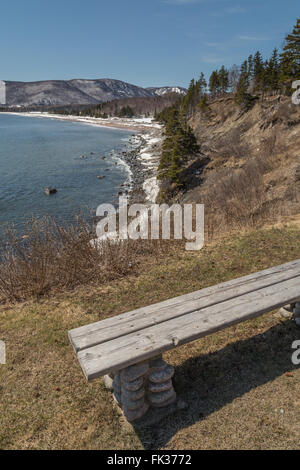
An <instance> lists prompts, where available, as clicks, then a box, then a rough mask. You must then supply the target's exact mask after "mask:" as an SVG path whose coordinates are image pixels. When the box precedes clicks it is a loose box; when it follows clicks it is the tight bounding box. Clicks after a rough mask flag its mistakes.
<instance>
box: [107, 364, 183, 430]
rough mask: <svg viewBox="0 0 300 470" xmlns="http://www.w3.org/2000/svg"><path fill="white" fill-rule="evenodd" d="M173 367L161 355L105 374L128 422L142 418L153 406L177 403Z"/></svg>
mask: <svg viewBox="0 0 300 470" xmlns="http://www.w3.org/2000/svg"><path fill="white" fill-rule="evenodd" d="M173 375H174V368H173V367H172V366H170V365H168V364H167V363H166V362H165V361H164V360H163V359H162V356H157V357H155V358H154V359H152V360H150V361H144V362H141V363H139V364H136V365H134V366H130V367H127V368H126V369H123V370H121V371H119V372H118V373H116V374H111V375H109V376H105V378H104V383H105V385H106V387H107V388H108V389H110V390H112V392H113V397H114V400H115V401H116V403H117V404H118V406H119V407H120V408H121V410H122V412H123V414H124V416H125V418H126V419H127V420H128V421H129V422H134V421H137V420H140V419H141V418H142V417H143V416H144V415H146V413H147V412H148V410H149V409H150V408H159V409H163V408H165V407H168V406H169V405H173V404H175V402H176V398H177V397H176V392H175V390H174V387H173V383H172V377H173Z"/></svg>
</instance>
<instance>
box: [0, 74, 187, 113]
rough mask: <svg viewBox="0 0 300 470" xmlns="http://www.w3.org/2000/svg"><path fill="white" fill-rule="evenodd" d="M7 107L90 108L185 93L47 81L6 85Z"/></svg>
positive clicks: (118, 83) (91, 82)
mask: <svg viewBox="0 0 300 470" xmlns="http://www.w3.org/2000/svg"><path fill="white" fill-rule="evenodd" d="M5 84H6V104H7V105H8V106H60V105H62V106H63V105H73V104H74V105H90V104H97V103H102V102H105V101H111V100H115V99H122V98H136V97H151V96H152V97H153V96H162V95H164V94H166V93H171V92H173V93H174V92H175V93H180V94H181V93H186V90H185V89H184V88H180V87H161V88H159V87H157V88H141V87H138V86H136V85H131V84H130V83H126V82H122V81H121V80H113V79H109V78H102V79H96V80H85V79H74V80H67V81H65V80H48V81H41V82H10V81H6V82H5Z"/></svg>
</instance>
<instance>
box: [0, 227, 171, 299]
mask: <svg viewBox="0 0 300 470" xmlns="http://www.w3.org/2000/svg"><path fill="white" fill-rule="evenodd" d="M93 234H95V230H94V227H93V226H92V224H89V223H87V222H84V221H82V220H79V221H78V222H77V223H76V224H74V225H72V226H68V227H62V226H60V225H58V224H57V223H56V222H55V221H54V220H52V219H50V218H43V219H38V220H32V221H30V222H29V224H28V229H27V231H26V235H25V236H23V237H22V238H20V236H19V235H18V234H17V232H16V231H15V230H14V229H13V228H9V229H7V230H6V232H5V234H4V235H3V237H2V243H1V247H2V248H1V252H0V299H2V300H6V301H20V300H23V299H27V298H30V297H40V296H42V295H45V294H48V293H50V292H51V291H54V292H55V291H57V290H64V289H70V288H74V287H76V286H79V285H85V284H99V283H103V282H107V281H109V280H113V279H117V278H120V277H122V276H125V275H128V274H129V273H134V272H135V270H136V268H137V267H138V265H139V263H140V261H141V259H144V258H145V257H147V256H151V257H153V256H159V255H160V254H162V253H164V252H165V251H168V250H169V249H170V246H171V244H170V243H168V242H162V241H155V240H154V241H148V240H146V241H144V240H137V241H134V240H128V241H124V242H120V243H113V242H112V241H106V242H103V243H102V244H101V245H99V246H98V245H97V244H91V239H92V238H95V235H94V237H93Z"/></svg>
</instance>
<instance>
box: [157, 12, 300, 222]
mask: <svg viewBox="0 0 300 470" xmlns="http://www.w3.org/2000/svg"><path fill="white" fill-rule="evenodd" d="M297 80H300V19H298V20H297V23H296V25H295V27H294V28H293V30H292V32H291V33H290V34H288V35H287V36H286V38H285V42H284V47H283V49H282V51H281V52H279V51H278V50H277V49H274V51H273V53H272V55H271V57H270V58H268V59H264V58H263V57H262V54H261V53H260V51H257V52H255V53H254V54H251V55H249V57H248V58H247V59H246V60H245V61H244V62H243V63H242V64H241V65H240V66H237V65H233V66H232V67H231V68H230V69H226V68H225V66H222V67H221V68H220V69H219V70H214V71H213V72H212V74H211V76H210V77H209V79H208V80H206V78H205V76H204V75H203V74H202V73H201V74H200V76H199V79H198V80H192V81H191V83H190V86H189V89H188V92H187V95H186V96H184V97H181V98H180V99H178V100H177V102H176V103H175V104H174V105H173V106H171V107H170V108H167V109H165V110H163V111H162V113H160V114H159V116H158V120H159V121H160V122H162V123H163V124H164V125H165V141H164V144H163V152H162V157H161V162H160V168H159V178H160V180H161V191H160V199H161V200H170V201H171V200H180V201H182V200H189V201H196V202H205V203H206V205H207V206H208V207H209V206H210V207H211V208H212V207H213V206H216V207H219V208H220V207H222V208H223V209H224V211H225V212H226V211H228V210H229V206H230V205H231V207H232V211H234V210H236V214H237V213H238V212H240V213H243V211H244V215H245V218H247V217H248V219H249V220H251V217H254V218H255V217H258V213H260V214H261V213H262V212H263V211H264V210H266V213H267V212H268V211H267V208H268V209H270V206H271V205H272V204H273V203H274V210H275V200H276V201H279V200H280V201H283V200H284V201H287V199H289V200H290V202H291V204H289V210H291V211H295V210H299V204H298V205H297V203H296V202H295V201H296V200H297V199H295V198H297V197H299V189H300V188H299V175H300V157H299V148H300V126H299V124H300V106H297V104H296V101H295V99H294V100H292V94H293V93H295V91H296V90H295V89H294V88H293V86H295V83H294V82H295V81H297ZM293 101H294V102H293ZM283 175H284V176H283ZM297 195H298V196H297ZM251 197H252V198H253V207H250V206H251V204H249V203H248V202H247V201H249V200H250V199H251ZM242 199H243V201H244V206H243V208H242V207H239V208H238V207H236V209H234V208H233V206H234V204H235V202H236V204H237V205H238V202H239V203H240V201H241V200H242ZM226 201H227V204H225V203H226ZM271 201H273V203H271ZM292 201H294V203H295V204H294V203H293V202H292ZM224 205H225V206H226V207H225V206H224ZM297 207H298V209H297ZM248 209H249V210H250V211H252V212H251V213H252V215H251V214H249V213H248V212H249V211H248ZM211 210H213V209H211ZM231 216H232V217H233V214H231V215H230V216H229V214H228V217H227V218H228V221H229V219H230V217H231Z"/></svg>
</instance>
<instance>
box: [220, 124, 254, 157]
mask: <svg viewBox="0 0 300 470" xmlns="http://www.w3.org/2000/svg"><path fill="white" fill-rule="evenodd" d="M242 132H243V131H242V129H240V128H235V129H233V130H232V131H230V132H228V133H227V134H226V135H224V136H222V137H221V138H220V139H219V141H218V142H217V145H216V150H217V153H218V155H219V156H221V157H234V158H237V159H239V158H244V157H247V156H248V154H249V145H248V144H246V143H245V142H242V140H241V135H242Z"/></svg>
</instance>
